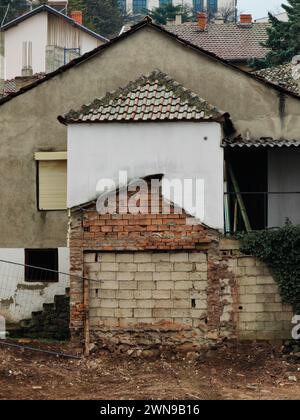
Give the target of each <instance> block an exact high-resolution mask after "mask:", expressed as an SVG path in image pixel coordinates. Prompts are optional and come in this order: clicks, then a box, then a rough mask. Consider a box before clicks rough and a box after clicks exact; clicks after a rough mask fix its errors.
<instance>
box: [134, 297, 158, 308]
mask: <svg viewBox="0 0 300 420" xmlns="http://www.w3.org/2000/svg"><path fill="white" fill-rule="evenodd" d="M154 302H155V301H154V300H151V299H146V300H142V299H139V300H137V301H136V304H137V308H145V309H152V308H154Z"/></svg>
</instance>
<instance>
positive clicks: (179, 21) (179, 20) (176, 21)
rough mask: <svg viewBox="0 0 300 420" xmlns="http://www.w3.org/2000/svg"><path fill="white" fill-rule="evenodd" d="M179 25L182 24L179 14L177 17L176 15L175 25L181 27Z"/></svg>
mask: <svg viewBox="0 0 300 420" xmlns="http://www.w3.org/2000/svg"><path fill="white" fill-rule="evenodd" d="M181 24H182V14H181V13H179V14H178V15H176V18H175V25H181Z"/></svg>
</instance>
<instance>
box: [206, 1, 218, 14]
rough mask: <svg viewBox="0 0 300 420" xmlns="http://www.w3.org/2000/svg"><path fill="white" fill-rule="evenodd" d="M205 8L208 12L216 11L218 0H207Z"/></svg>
mask: <svg viewBox="0 0 300 420" xmlns="http://www.w3.org/2000/svg"><path fill="white" fill-rule="evenodd" d="M207 9H208V11H209V12H212V13H216V12H217V11H218V0H207Z"/></svg>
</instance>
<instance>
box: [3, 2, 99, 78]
mask: <svg viewBox="0 0 300 420" xmlns="http://www.w3.org/2000/svg"><path fill="white" fill-rule="evenodd" d="M0 40H1V48H0V51H1V56H2V57H1V67H2V68H1V69H0V79H4V80H11V79H14V78H15V77H19V76H25V77H26V76H27V77H28V76H32V75H33V74H39V73H50V72H52V71H54V70H56V69H57V68H58V67H61V66H63V65H64V64H67V63H68V62H69V61H71V60H72V59H74V58H76V57H79V56H81V55H83V54H85V53H86V52H88V51H91V50H93V49H94V48H96V47H97V46H99V45H101V44H103V43H104V42H107V39H105V38H104V37H102V36H101V35H98V34H96V33H95V32H93V31H91V30H90V29H88V28H86V27H85V26H83V24H82V13H81V12H71V14H70V17H69V16H67V15H66V14H63V13H61V12H60V11H58V10H56V9H54V8H52V7H50V6H48V5H41V6H40V7H37V8H35V9H33V10H32V11H30V12H28V13H26V14H24V15H22V16H19V17H18V18H16V19H14V20H13V21H11V22H8V23H6V24H5V25H3V26H2V27H1V32H0Z"/></svg>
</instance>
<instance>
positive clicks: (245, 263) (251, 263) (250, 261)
mask: <svg viewBox="0 0 300 420" xmlns="http://www.w3.org/2000/svg"><path fill="white" fill-rule="evenodd" d="M238 266H240V267H255V258H251V257H250V258H249V257H241V258H239V259H238Z"/></svg>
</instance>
